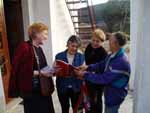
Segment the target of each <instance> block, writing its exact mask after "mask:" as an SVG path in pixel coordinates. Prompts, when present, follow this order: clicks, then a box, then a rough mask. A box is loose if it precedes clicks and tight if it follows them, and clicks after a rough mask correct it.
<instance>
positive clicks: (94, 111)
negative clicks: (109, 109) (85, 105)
mask: <svg viewBox="0 0 150 113" xmlns="http://www.w3.org/2000/svg"><path fill="white" fill-rule="evenodd" d="M87 87H88V91H89V101H90V105H91V109H90V111H89V112H88V113H102V112H103V101H102V95H103V86H101V85H97V84H92V83H89V82H88V83H87Z"/></svg>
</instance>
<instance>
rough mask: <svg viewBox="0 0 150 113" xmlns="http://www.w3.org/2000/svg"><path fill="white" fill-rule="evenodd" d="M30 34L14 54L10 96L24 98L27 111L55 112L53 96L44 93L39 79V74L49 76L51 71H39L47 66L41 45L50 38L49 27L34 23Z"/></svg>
mask: <svg viewBox="0 0 150 113" xmlns="http://www.w3.org/2000/svg"><path fill="white" fill-rule="evenodd" d="M28 34H29V39H30V41H27V42H23V43H21V44H20V45H19V47H18V49H17V50H16V53H15V55H14V59H13V64H12V75H11V77H10V84H9V96H10V97H18V96H20V97H22V98H23V102H24V112H25V113H54V108H53V102H52V97H51V96H43V95H42V93H41V86H40V80H39V75H41V76H45V77H48V75H49V73H48V72H47V73H45V72H43V71H41V72H40V73H39V71H38V69H39V68H40V69H42V68H43V67H45V66H47V62H46V58H45V55H44V53H43V50H42V48H41V47H40V45H43V42H44V41H45V40H46V39H47V38H48V27H47V26H46V25H44V24H43V23H34V24H32V25H31V26H30V27H29V29H28ZM35 53H36V54H35ZM38 62H39V63H38ZM38 66H39V67H38ZM50 79H52V78H50Z"/></svg>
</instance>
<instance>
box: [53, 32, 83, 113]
mask: <svg viewBox="0 0 150 113" xmlns="http://www.w3.org/2000/svg"><path fill="white" fill-rule="evenodd" d="M79 46H80V40H79V38H78V37H77V36H75V35H72V36H71V37H70V38H69V39H68V41H67V49H66V50H65V51H63V52H60V53H58V54H57V55H56V57H55V59H56V60H62V61H64V62H66V63H69V64H71V65H73V66H75V67H78V66H81V65H83V63H84V55H83V54H81V53H79V52H77V50H78V48H79ZM70 74H71V73H70ZM61 76H63V75H61ZM64 76H65V75H64ZM81 84H82V81H81V80H79V79H77V78H76V77H75V76H70V77H67V78H64V77H60V76H57V78H56V87H57V93H58V98H59V102H60V104H61V108H62V113H69V108H70V102H71V106H72V108H75V106H76V103H77V100H78V97H79V95H80V89H81Z"/></svg>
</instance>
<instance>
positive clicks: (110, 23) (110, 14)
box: [101, 1, 130, 34]
mask: <svg viewBox="0 0 150 113" xmlns="http://www.w3.org/2000/svg"><path fill="white" fill-rule="evenodd" d="M101 16H102V17H103V19H104V21H105V22H106V24H107V27H108V31H109V32H116V31H122V32H125V33H127V34H130V1H109V2H108V3H106V5H105V8H103V10H102V14H101Z"/></svg>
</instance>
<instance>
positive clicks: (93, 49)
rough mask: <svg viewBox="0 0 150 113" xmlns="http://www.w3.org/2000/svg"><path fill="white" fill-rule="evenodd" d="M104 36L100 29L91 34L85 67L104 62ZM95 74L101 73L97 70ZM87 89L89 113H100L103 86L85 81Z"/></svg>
mask: <svg viewBox="0 0 150 113" xmlns="http://www.w3.org/2000/svg"><path fill="white" fill-rule="evenodd" d="M105 37H106V36H105V34H104V32H103V30H101V29H95V30H94V31H93V33H92V38H91V43H90V44H89V45H88V46H87V48H86V49H85V54H84V55H85V62H86V64H87V65H89V64H94V63H97V62H100V61H102V60H104V59H105V58H106V56H107V52H106V50H105V49H104V48H103V46H102V45H103V42H104V41H105ZM96 73H102V72H100V71H99V70H97V71H96ZM87 87H88V91H89V100H90V105H91V109H90V111H89V113H102V111H103V109H102V108H103V107H102V105H103V102H102V94H103V85H99V84H94V83H91V82H89V81H87Z"/></svg>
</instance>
